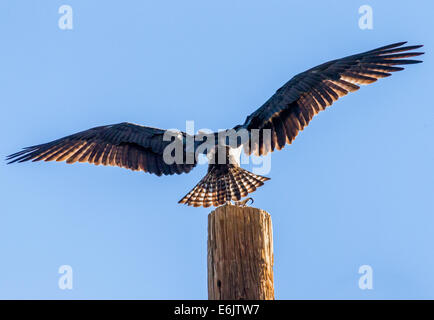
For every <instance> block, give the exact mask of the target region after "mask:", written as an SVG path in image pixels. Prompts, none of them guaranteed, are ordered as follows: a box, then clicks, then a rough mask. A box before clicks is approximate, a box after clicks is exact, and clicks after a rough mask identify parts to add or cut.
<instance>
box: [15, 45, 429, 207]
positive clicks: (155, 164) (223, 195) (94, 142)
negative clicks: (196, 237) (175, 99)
mask: <svg viewBox="0 0 434 320" xmlns="http://www.w3.org/2000/svg"><path fill="white" fill-rule="evenodd" d="M405 43H406V42H399V43H395V44H391V45H388V46H384V47H381V48H377V49H374V50H370V51H366V52H363V53H359V54H355V55H351V56H348V57H345V58H341V59H337V60H333V61H329V62H326V63H324V64H321V65H319V66H316V67H314V68H312V69H309V70H307V71H305V72H302V73H300V74H298V75H296V76H295V77H293V78H292V79H291V80H289V81H288V82H287V83H286V84H284V85H283V86H282V87H281V88H280V89H278V90H277V92H276V93H275V94H274V95H273V96H272V97H271V98H270V99H269V100H268V101H266V102H265V103H264V104H263V105H262V106H261V107H260V108H259V109H257V110H256V111H255V112H253V113H252V114H250V115H249V116H248V117H247V119H246V121H245V122H244V123H243V124H241V125H237V126H235V127H234V128H233V129H232V130H231V131H232V132H235V133H238V132H240V131H242V130H243V131H245V132H247V139H246V140H245V141H244V142H243V143H240V142H239V141H238V140H237V142H236V143H235V145H233V144H228V143H227V139H218V138H217V133H213V134H211V137H212V139H211V140H213V141H214V148H212V149H211V150H210V148H208V149H202V150H207V151H201V153H207V155H208V157H209V160H210V161H209V164H208V172H207V174H206V175H205V177H204V178H203V179H202V180H201V181H200V182H199V183H198V184H197V185H196V186H195V187H194V188H193V189H192V190H191V191H190V192H189V193H188V194H187V195H186V196H185V197H183V198H182V199H181V200H180V201H179V202H180V203H185V204H188V205H193V206H195V207H198V206H204V207H209V206H211V205H213V206H219V205H222V204H225V203H226V202H230V201H231V200H232V201H239V200H241V199H242V198H243V197H245V196H247V195H248V194H249V193H251V192H253V191H255V190H256V188H258V187H259V186H262V185H263V184H264V182H265V181H266V180H269V178H267V177H263V176H260V175H257V174H254V173H252V172H249V171H247V170H245V169H242V168H241V167H240V164H239V157H237V156H236V155H237V152H235V151H236V150H239V149H240V148H243V149H244V152H245V153H246V154H248V155H250V154H255V155H258V156H262V155H266V154H267V153H269V152H272V151H274V150H275V149H277V150H280V149H282V148H283V147H284V146H285V145H286V144H291V143H292V141H293V140H294V139H295V137H296V136H297V134H298V133H299V132H300V131H301V130H303V129H304V127H306V126H307V125H308V124H309V122H310V120H311V119H312V118H313V116H314V115H316V114H317V113H318V112H320V111H322V110H324V109H325V108H326V107H328V106H330V105H331V104H332V103H333V102H334V101H336V100H338V99H339V98H340V97H343V96H345V95H346V94H348V93H349V92H353V91H356V90H358V89H359V88H360V87H359V86H360V85H364V84H370V83H373V82H375V81H377V80H378V79H380V78H385V77H388V76H390V75H391V73H392V72H395V71H401V70H403V69H404V68H403V67H402V66H403V65H408V64H415V63H420V62H422V61H420V60H413V59H408V58H411V57H415V56H419V55H421V54H423V52H415V51H413V50H415V49H418V48H420V47H422V46H421V45H417V46H404V45H405ZM255 131H256V132H257V134H254V132H255ZM265 132H268V134H267V135H266V134H264V133H265ZM167 133H168V132H167V130H163V129H157V128H151V127H145V126H141V125H137V124H132V123H127V122H123V123H119V124H114V125H106V126H100V127H96V128H92V129H89V130H85V131H82V132H79V133H75V134H72V135H69V136H66V137H64V138H60V139H58V140H55V141H52V142H48V143H44V144H39V145H35V146H31V147H27V148H24V149H23V150H22V151H19V152H17V153H14V154H12V155H10V156H8V157H7V160H8V161H9V163H13V162H24V161H29V160H32V161H40V160H44V161H66V162H67V163H74V162H77V161H78V162H88V163H93V164H95V165H100V164H102V165H111V166H118V167H122V168H127V169H131V170H135V171H144V172H149V173H153V174H156V175H158V176H161V175H173V174H175V173H176V174H181V173H188V172H190V171H191V170H192V169H193V168H194V167H195V166H196V165H197V163H198V161H197V156H196V153H197V151H198V150H199V148H200V143H198V142H197V141H199V140H200V139H196V138H197V137H196V136H190V135H188V134H186V133H185V132H178V133H177V134H176V135H173V139H167V137H166V138H165V135H166V134H167ZM253 137H255V138H253ZM174 140H176V141H175V142H177V143H178V145H179V146H181V149H182V151H183V153H184V155H183V156H182V157H181V159H182V160H183V161H175V162H170V161H166V159H165V156H164V153H165V150H167V148H168V147H169V146H170V145H171V144H172V143H174ZM189 140H192V141H194V143H193V145H192V148H188V141H189ZM207 140H208V139H207ZM189 153H193V154H194V155H195V156H194V157H193V160H192V161H185V160H186V158H187V156H186V155H187V154H189ZM238 155H239V153H238ZM217 159H218V160H217ZM220 159H223V160H224V161H220Z"/></svg>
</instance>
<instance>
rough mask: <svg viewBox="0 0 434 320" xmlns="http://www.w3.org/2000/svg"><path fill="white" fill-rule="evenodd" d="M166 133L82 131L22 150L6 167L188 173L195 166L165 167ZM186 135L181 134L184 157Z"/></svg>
mask: <svg viewBox="0 0 434 320" xmlns="http://www.w3.org/2000/svg"><path fill="white" fill-rule="evenodd" d="M165 132H166V130H162V129H157V128H150V127H144V126H140V125H136V124H132V123H126V122H123V123H119V124H115V125H107V126H101V127H96V128H92V129H89V130H85V131H82V132H79V133H76V134H73V135H70V136H67V137H64V138H61V139H58V140H55V141H52V142H48V143H44V144H40V145H35V146H32V147H27V148H24V149H23V150H22V151H20V152H17V153H14V154H12V155H10V156H8V157H7V160H8V161H10V162H9V163H13V162H24V161H28V160H32V161H40V160H44V161H54V160H55V161H66V162H67V163H74V162H77V161H78V162H88V163H93V164H95V165H100V164H102V165H111V166H118V167H122V168H127V169H130V170H141V171H144V172H149V173H154V174H156V175H159V176H160V175H162V174H164V175H172V174H174V173H176V174H180V173H188V172H190V171H191V169H193V167H194V166H195V165H196V159H194V160H193V162H194V163H192V164H186V161H184V162H183V163H182V164H177V163H173V164H167V163H166V161H164V158H163V151H164V149H165V147H166V146H167V145H168V144H170V143H171V142H172V141H173V140H172V141H170V140H169V141H164V140H165V139H163V136H164V133H165ZM185 138H186V134H185V133H184V132H180V133H179V136H178V139H180V140H181V143H182V146H183V148H184V154H185Z"/></svg>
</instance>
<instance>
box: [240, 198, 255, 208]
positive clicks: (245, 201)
mask: <svg viewBox="0 0 434 320" xmlns="http://www.w3.org/2000/svg"><path fill="white" fill-rule="evenodd" d="M248 201H251V202H250V204H253V202H255V200H253V198H246V199H244V200H241V201H235V205H236V206H238V207H242V208H244V207H247V202H248Z"/></svg>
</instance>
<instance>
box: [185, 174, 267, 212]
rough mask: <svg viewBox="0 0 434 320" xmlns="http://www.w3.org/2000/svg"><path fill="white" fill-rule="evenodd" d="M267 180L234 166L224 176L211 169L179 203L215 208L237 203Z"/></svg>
mask: <svg viewBox="0 0 434 320" xmlns="http://www.w3.org/2000/svg"><path fill="white" fill-rule="evenodd" d="M267 180H270V178H267V177H263V176H260V175H257V174H254V173H252V172H250V171H247V170H244V169H242V168H240V167H235V166H230V167H228V170H227V172H226V173H224V174H222V173H219V172H217V170H214V169H211V170H210V171H209V172H208V173H207V174H206V176H205V177H204V178H203V179H202V180H201V181H200V182H199V183H198V184H197V185H196V186H195V187H194V188H193V189H192V190H191V191H190V192H189V193H188V194H187V195H186V196H185V197H183V198H182V199H181V200H180V201H179V203H183V204H187V205H189V206H194V207H200V206H204V207H210V206H211V205H213V206H216V207H217V206H219V205H223V204H225V203H226V202H227V201H230V200H233V201H239V200H240V199H241V198H243V197H245V196H247V195H248V194H249V193H252V192H254V191H255V190H256V189H257V188H258V187H260V186H262V185H263V184H264V182H265V181H267Z"/></svg>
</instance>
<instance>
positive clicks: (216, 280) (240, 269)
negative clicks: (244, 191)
mask: <svg viewBox="0 0 434 320" xmlns="http://www.w3.org/2000/svg"><path fill="white" fill-rule="evenodd" d="M208 299H210V300H246V299H250V300H273V299H274V283H273V231H272V224H271V217H270V215H269V214H268V213H267V212H265V211H264V210H261V209H257V208H252V207H243V208H242V207H238V206H233V205H224V206H221V207H218V208H217V209H215V210H214V211H213V212H211V213H210V214H209V215H208Z"/></svg>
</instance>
